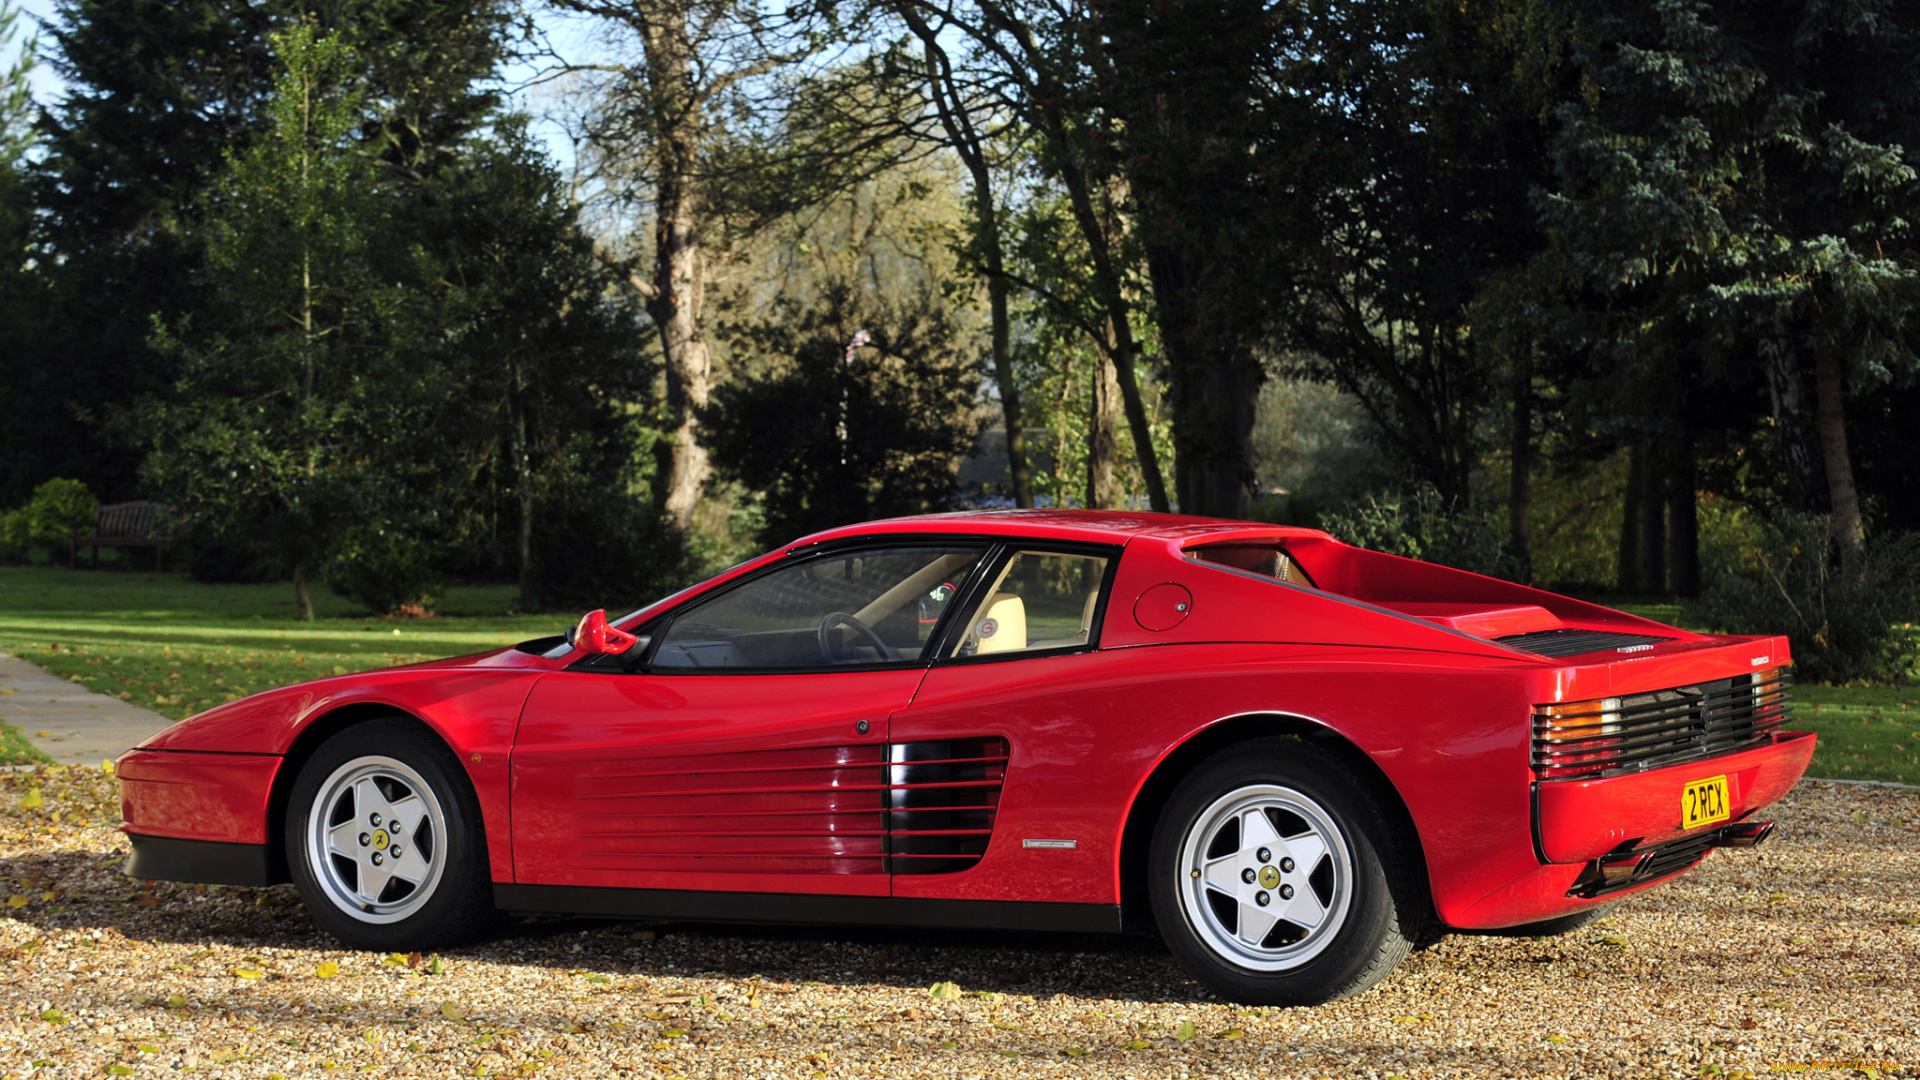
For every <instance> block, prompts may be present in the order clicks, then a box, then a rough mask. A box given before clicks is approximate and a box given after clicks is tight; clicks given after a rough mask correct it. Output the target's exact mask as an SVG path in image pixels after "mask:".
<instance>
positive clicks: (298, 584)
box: [293, 563, 313, 622]
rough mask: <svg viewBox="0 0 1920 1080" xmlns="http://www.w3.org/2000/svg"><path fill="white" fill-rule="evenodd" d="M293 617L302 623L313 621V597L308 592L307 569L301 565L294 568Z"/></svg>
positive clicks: (297, 564)
mask: <svg viewBox="0 0 1920 1080" xmlns="http://www.w3.org/2000/svg"><path fill="white" fill-rule="evenodd" d="M293 617H294V618H296V619H298V620H300V621H301V622H312V621H313V596H312V594H310V593H308V592H307V568H306V566H305V565H304V564H299V563H296V564H295V565H294V568H293Z"/></svg>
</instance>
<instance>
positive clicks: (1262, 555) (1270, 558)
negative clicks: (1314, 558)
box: [1187, 544, 1313, 587]
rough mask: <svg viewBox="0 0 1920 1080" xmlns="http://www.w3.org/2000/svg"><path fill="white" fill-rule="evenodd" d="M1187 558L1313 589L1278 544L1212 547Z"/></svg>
mask: <svg viewBox="0 0 1920 1080" xmlns="http://www.w3.org/2000/svg"><path fill="white" fill-rule="evenodd" d="M1187 558H1189V559H1193V560H1194V561H1196V562H1206V563H1213V564H1214V565H1216V566H1224V567H1227V568H1229V569H1232V570H1238V571H1240V572H1242V573H1247V574H1258V575H1260V576H1261V577H1270V578H1273V579H1274V580H1275V581H1285V582H1290V583H1292V584H1294V585H1306V586H1308V587H1312V586H1313V579H1312V578H1310V577H1308V576H1307V572H1306V571H1305V570H1302V569H1300V564H1299V563H1296V562H1294V561H1293V556H1291V555H1288V554H1287V550H1286V549H1285V548H1283V547H1281V546H1280V545H1278V544H1212V545H1209V546H1207V547H1198V548H1193V549H1191V550H1189V551H1188V552H1187Z"/></svg>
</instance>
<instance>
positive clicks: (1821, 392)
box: [1813, 348, 1867, 556]
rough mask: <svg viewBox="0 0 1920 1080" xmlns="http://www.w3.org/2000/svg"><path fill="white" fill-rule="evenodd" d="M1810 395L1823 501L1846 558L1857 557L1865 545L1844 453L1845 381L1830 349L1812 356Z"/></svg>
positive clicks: (1850, 463) (1848, 460)
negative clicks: (1812, 395)
mask: <svg viewBox="0 0 1920 1080" xmlns="http://www.w3.org/2000/svg"><path fill="white" fill-rule="evenodd" d="M1813 372H1814V375H1813V382H1814V393H1815V395H1816V408H1817V415H1818V417H1819V422H1820V456H1821V457H1822V458H1823V459H1825V461H1826V466H1827V499H1828V501H1829V502H1830V503H1831V504H1832V506H1833V529H1834V532H1835V533H1836V534H1837V535H1838V536H1839V537H1840V549H1841V551H1842V552H1843V553H1844V554H1846V555H1849V556H1851V555H1858V554H1859V553H1860V548H1861V546H1862V545H1864V544H1865V543H1866V541H1867V533H1866V528H1865V526H1864V525H1863V524H1862V523H1861V520H1860V492H1859V490H1858V489H1857V488H1855V487H1854V485H1853V459H1852V457H1851V456H1850V455H1849V454H1848V453H1847V416H1846V413H1845V411H1844V407H1845V404H1846V390H1847V387H1846V378H1845V376H1844V374H1843V373H1842V372H1841V370H1840V355H1839V354H1838V353H1836V352H1835V351H1834V350H1832V349H1830V348H1824V349H1821V350H1819V351H1818V352H1817V353H1815V354H1814V367H1813Z"/></svg>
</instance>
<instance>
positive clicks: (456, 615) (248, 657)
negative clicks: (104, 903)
mask: <svg viewBox="0 0 1920 1080" xmlns="http://www.w3.org/2000/svg"><path fill="white" fill-rule="evenodd" d="M513 593H514V590H513V588H512V587H511V586H493V587H486V588H455V589H450V590H448V593H447V597H446V599H445V600H444V601H443V602H442V604H441V609H442V614H440V615H439V616H437V617H435V618H431V619H381V618H371V617H368V616H367V615H365V614H364V613H356V612H355V611H354V610H353V608H352V606H351V605H350V604H348V603H347V602H346V601H344V600H341V599H340V598H339V597H336V596H334V595H332V594H331V593H328V592H326V591H325V590H316V591H315V593H314V603H315V607H316V608H317V609H318V611H317V614H318V615H319V616H320V617H319V618H318V619H317V620H316V621H314V622H311V623H302V622H298V621H296V620H295V619H294V618H293V588H292V587H291V586H289V585H284V584H281V585H201V584H196V583H194V582H191V581H188V580H187V579H186V578H184V577H178V576H175V575H172V574H151V573H131V572H126V571H120V570H114V571H108V570H98V571H88V570H77V571H70V570H65V569H61V568H58V567H45V566H40V567H0V650H4V651H7V652H11V653H14V654H16V655H18V656H21V657H24V658H25V659H28V660H31V661H33V662H34V663H36V664H39V665H40V666H41V667H44V668H46V669H47V670H48V671H50V672H52V673H54V674H55V675H59V676H62V677H77V678H78V679H79V681H80V682H81V683H83V684H85V685H86V686H87V687H89V688H91V689H93V690H98V691H100V692H101V693H105V694H112V695H114V696H116V697H120V698H124V699H126V700H128V701H131V702H133V703H135V704H137V705H143V706H145V707H147V708H149V709H152V710H154V711H155V712H157V713H160V714H161V715H163V716H168V717H172V718H174V719H183V718H185V717H187V716H190V715H192V714H193V713H196V712H199V711H201V710H203V709H208V708H211V707H213V706H215V705H218V704H220V703H221V702H223V701H231V700H233V699H234V698H238V697H244V696H245V695H247V694H251V693H255V692H257V691H260V690H266V689H270V688H272V687H276V686H285V685H287V684H289V683H296V682H303V681H305V680H307V679H314V678H319V677H320V676H323V675H344V674H346V673H348V672H352V671H365V670H367V669H369V668H380V667H390V666H392V665H394V664H408V663H413V662H414V661H416V660H427V659H432V658H434V657H440V656H453V655H457V654H460V653H469V652H478V651H480V650H482V649H489V648H494V647H497V646H501V645H510V644H512V643H514V642H516V641H524V640H526V639H527V638H534V637H541V636H544V635H547V634H557V633H559V632H561V631H562V630H564V629H565V628H566V626H567V624H568V621H569V620H568V618H567V617H566V616H564V615H508V614H506V612H507V611H508V609H509V606H510V605H511V603H512V601H513ZM1600 602H1601V603H1605V602H1606V601H1605V600H1604V599H1602V600H1601V601H1600ZM1621 606H1622V607H1624V608H1626V609H1627V610H1631V611H1633V612H1635V613H1636V614H1640V615H1645V616H1646V617H1648V618H1651V619H1657V620H1659V621H1661V622H1668V623H1671V622H1672V621H1673V620H1674V619H1676V618H1677V617H1678V608H1677V607H1676V606H1675V605H1673V604H1654V603H1646V604H1623V605H1621ZM1795 696H1796V697H1797V698H1798V700H1799V702H1800V705H1799V710H1798V714H1797V715H1796V717H1795V718H1794V720H1793V726H1794V727H1796V728H1800V729H1804V730H1808V731H1815V732H1818V733H1819V734H1820V747H1819V749H1818V751H1817V752H1816V753H1815V755H1814V759H1813V769H1812V775H1814V776H1822V777H1834V778H1840V779H1850V780H1891V781H1895V782H1898V783H1903V784H1920V688H1910V687H1835V686H1802V687H1798V688H1797V689H1796V690H1795ZM5 702H6V699H5V698H0V721H4V717H5V713H6V705H5ZM37 760H43V756H42V755H41V754H40V753H39V752H38V751H37V750H35V749H34V748H33V747H32V746H31V745H30V744H28V743H27V742H26V740H25V739H23V738H22V737H21V735H20V733H19V732H18V731H16V730H14V729H13V728H10V727H5V726H4V724H3V723H0V764H11V763H16V762H18V763H25V762H30V761H37Z"/></svg>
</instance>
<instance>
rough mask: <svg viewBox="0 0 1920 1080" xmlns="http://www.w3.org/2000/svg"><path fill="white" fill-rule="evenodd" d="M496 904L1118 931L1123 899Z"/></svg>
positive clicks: (651, 893)
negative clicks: (1076, 901) (1097, 901)
mask: <svg viewBox="0 0 1920 1080" xmlns="http://www.w3.org/2000/svg"><path fill="white" fill-rule="evenodd" d="M493 903H494V906H495V907H497V908H500V909H501V910H503V911H518V912H527V913H542V914H553V915H601V916H609V917H613V918H626V919H678V920H683V921H686V922H750V923H798V924H803V925H805V924H822V925H835V926H917V927H931V928H939V929H956V930H958V929H966V930H1046V931H1064V932H1068V933H1086V934H1117V933H1119V932H1120V905H1118V904H1044V903H1026V902H1020V901H1010V900H927V899H921V898H916V897H898V896H819V895H812V894H806V893H730V892H695V891H691V890H681V889H604V888H590V887H583V886H575V885H495V886H494V887H493Z"/></svg>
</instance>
